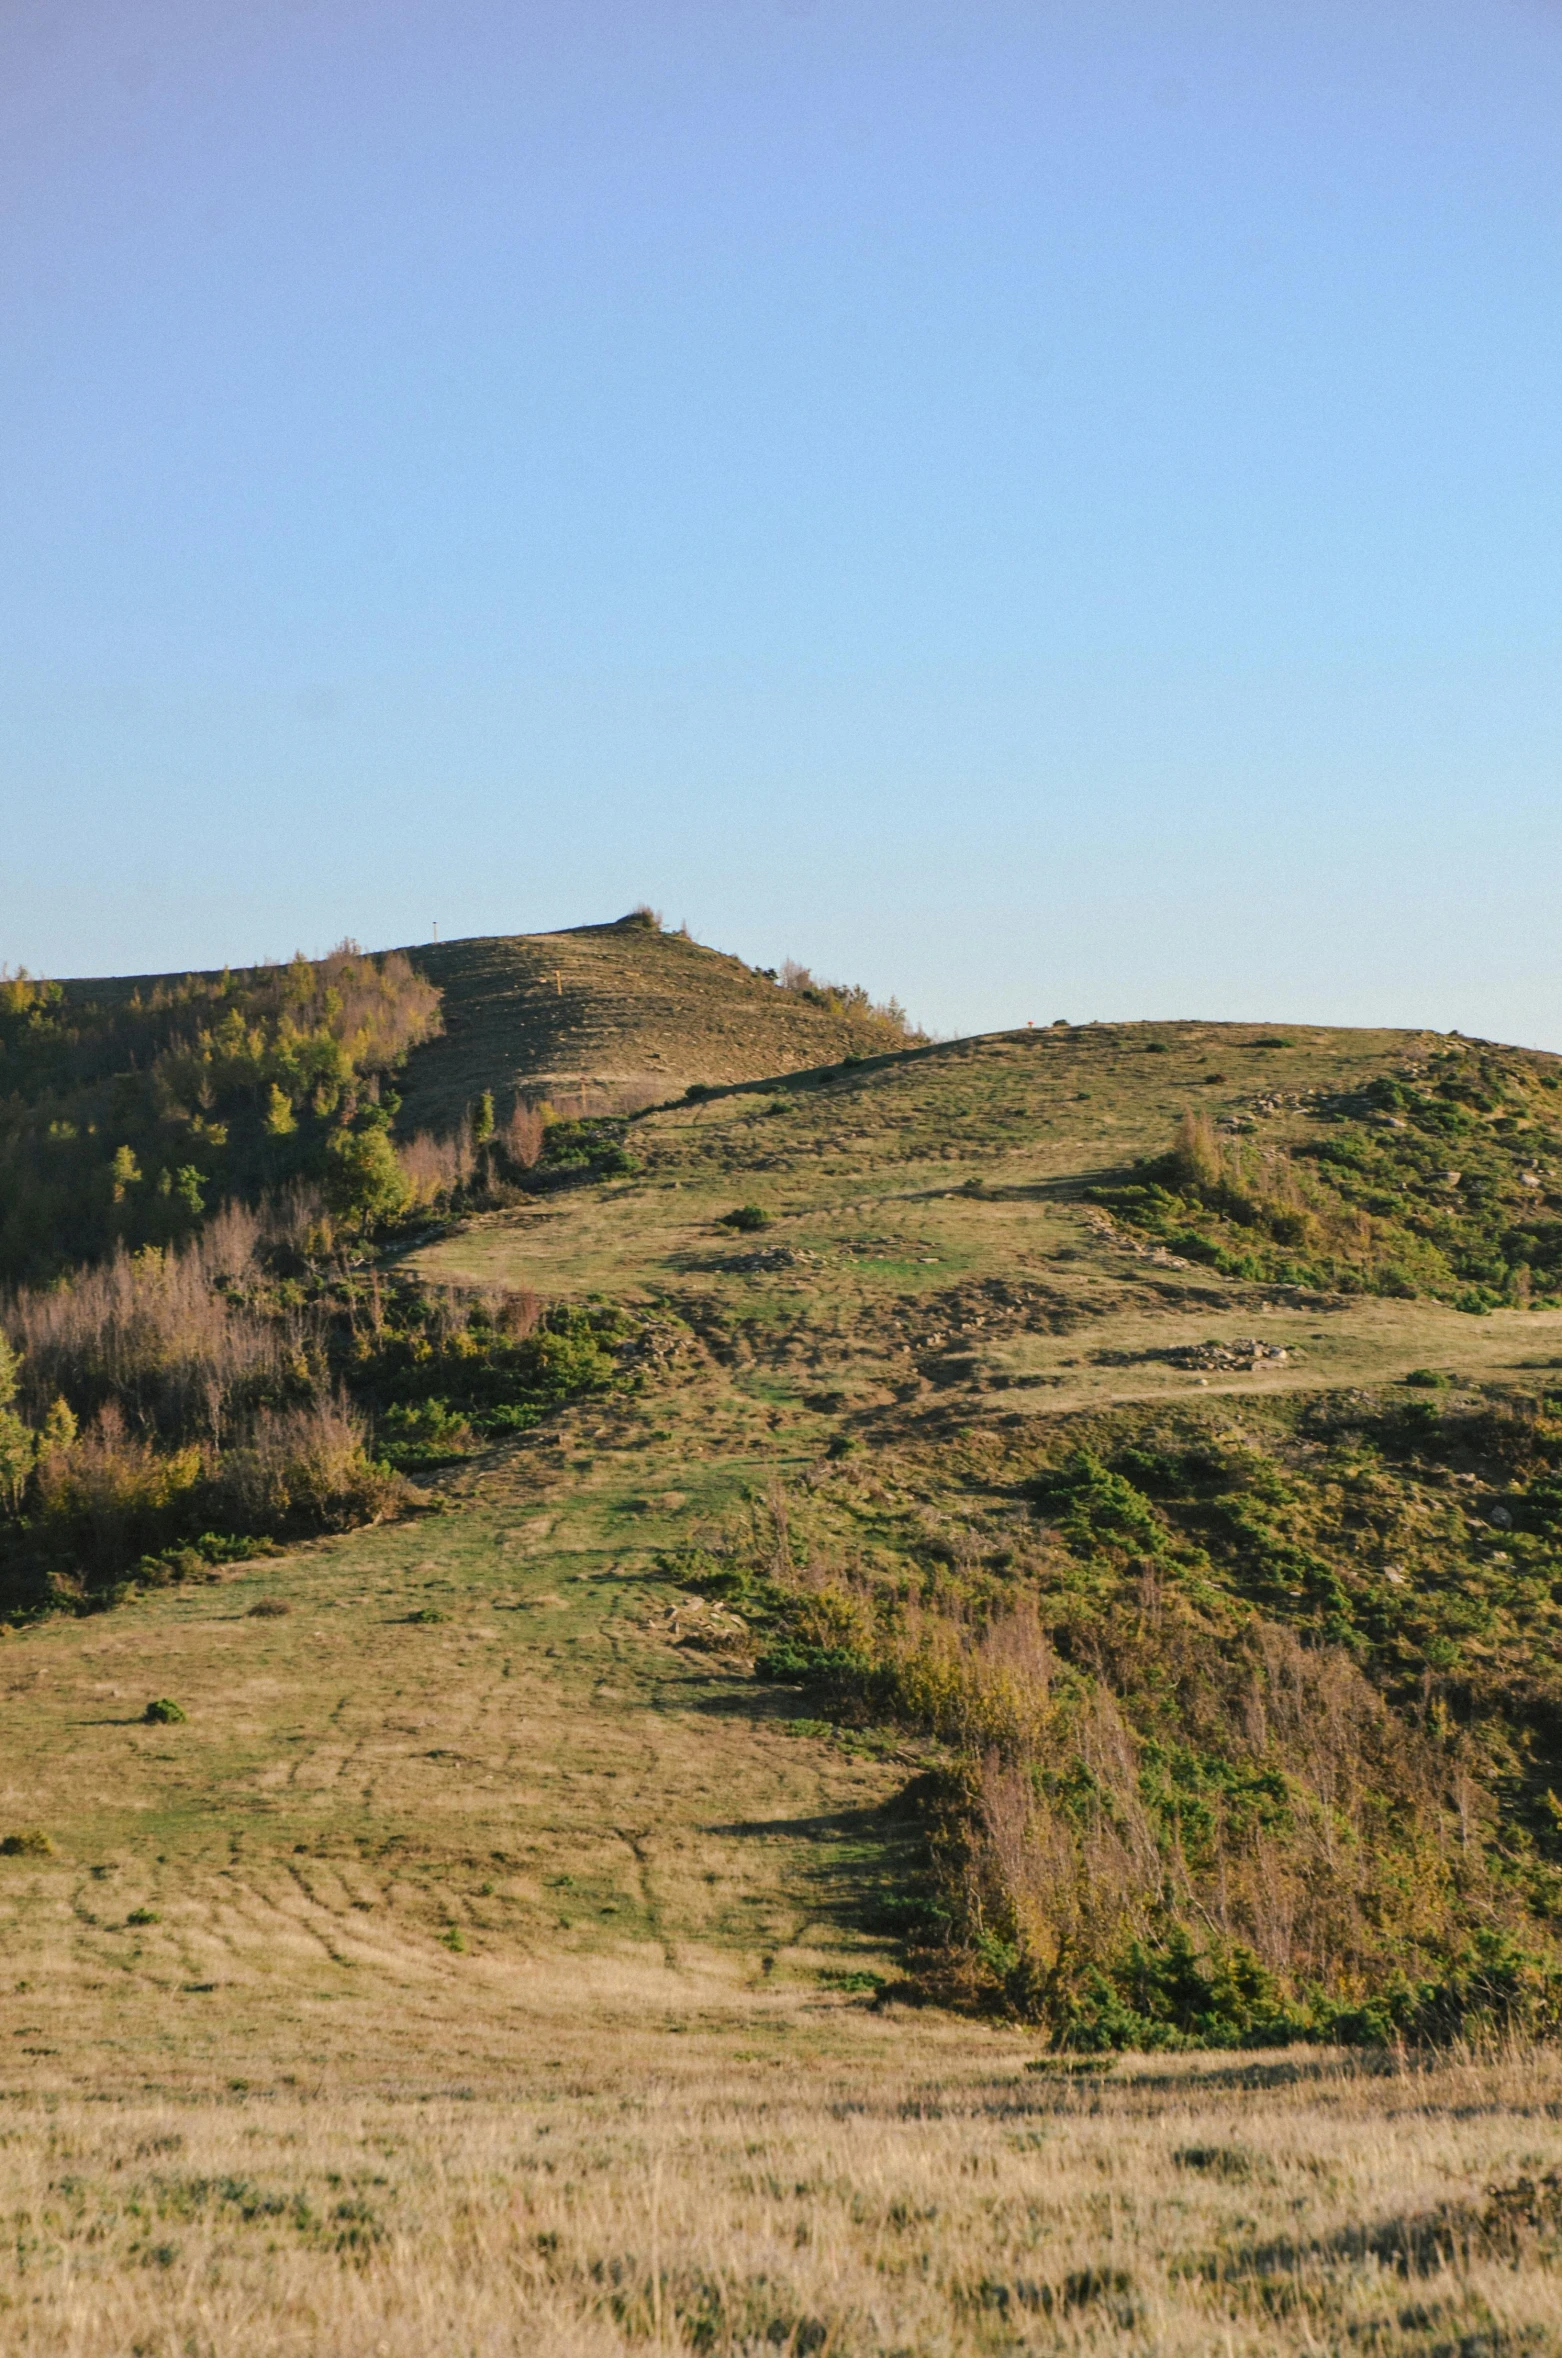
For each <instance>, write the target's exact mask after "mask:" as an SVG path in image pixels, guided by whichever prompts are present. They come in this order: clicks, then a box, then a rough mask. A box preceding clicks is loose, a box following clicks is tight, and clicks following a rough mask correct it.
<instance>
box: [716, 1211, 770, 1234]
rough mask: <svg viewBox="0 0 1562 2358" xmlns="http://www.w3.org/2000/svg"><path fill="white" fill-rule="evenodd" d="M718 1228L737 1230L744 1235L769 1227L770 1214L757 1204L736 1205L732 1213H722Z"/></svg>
mask: <svg viewBox="0 0 1562 2358" xmlns="http://www.w3.org/2000/svg"><path fill="white" fill-rule="evenodd" d="M717 1226H718V1227H720V1228H738V1229H741V1230H742V1231H743V1233H744V1234H745V1235H752V1234H753V1232H754V1231H755V1230H756V1229H760V1228H768V1227H769V1226H770V1214H769V1213H768V1212H767V1211H765V1210H764V1209H763V1207H762V1206H761V1205H759V1204H738V1205H737V1206H736V1207H735V1208H734V1209H733V1210H732V1211H730V1212H723V1213H722V1215H721V1218H720V1220H719V1221H718V1222H717Z"/></svg>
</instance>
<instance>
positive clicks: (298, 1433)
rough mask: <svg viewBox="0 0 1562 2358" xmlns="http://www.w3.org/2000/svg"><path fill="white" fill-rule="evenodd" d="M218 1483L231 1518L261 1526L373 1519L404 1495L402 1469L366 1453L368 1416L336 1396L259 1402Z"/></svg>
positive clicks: (340, 1524) (344, 1524)
mask: <svg viewBox="0 0 1562 2358" xmlns="http://www.w3.org/2000/svg"><path fill="white" fill-rule="evenodd" d="M217 1487H218V1490H219V1492H220V1493H221V1495H222V1497H223V1498H224V1499H225V1501H226V1502H227V1505H228V1508H229V1511H230V1512H231V1513H232V1515H233V1516H234V1517H235V1519H236V1520H238V1521H239V1522H240V1523H242V1524H247V1525H248V1526H249V1527H250V1528H251V1529H252V1530H261V1531H263V1530H266V1529H268V1528H272V1527H275V1526H284V1527H285V1526H286V1525H288V1524H289V1523H293V1524H300V1523H301V1524H307V1525H312V1526H315V1527H323V1528H324V1529H327V1530H335V1531H344V1530H347V1529H348V1528H349V1527H350V1526H351V1525H353V1524H355V1523H372V1522H377V1521H378V1520H379V1519H380V1517H381V1516H382V1515H384V1514H386V1513H388V1512H390V1511H391V1510H392V1509H393V1508H395V1507H398V1506H400V1505H402V1504H403V1503H404V1502H405V1500H406V1499H407V1497H408V1496H409V1493H408V1491H407V1488H406V1485H405V1484H404V1483H403V1481H402V1479H401V1477H400V1476H399V1475H397V1474H394V1473H392V1472H391V1471H390V1469H389V1468H388V1467H385V1466H380V1465H377V1464H376V1463H375V1462H374V1461H373V1459H372V1458H371V1457H370V1455H369V1451H368V1426H367V1423H366V1422H365V1420H364V1418H363V1417H362V1416H361V1415H360V1414H359V1412H358V1411H357V1410H356V1409H355V1408H353V1407H352V1406H351V1405H350V1404H349V1403H348V1402H347V1401H346V1400H345V1399H344V1398H342V1397H340V1396H338V1397H337V1398H335V1399H329V1400H316V1401H312V1402H310V1403H309V1404H308V1405H307V1406H305V1407H300V1408H285V1409H263V1410H262V1411H261V1413H260V1415H259V1416H258V1417H257V1418H256V1419H255V1421H254V1423H253V1425H252V1426H251V1428H250V1431H249V1434H248V1437H247V1438H246V1439H245V1440H244V1441H243V1442H242V1443H241V1444H240V1445H239V1446H238V1447H237V1448H234V1449H230V1450H229V1451H228V1452H227V1454H226V1455H225V1457H224V1458H223V1461H222V1465H221V1468H220V1470H219V1472H218V1475H217Z"/></svg>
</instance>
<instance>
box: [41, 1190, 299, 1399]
mask: <svg viewBox="0 0 1562 2358" xmlns="http://www.w3.org/2000/svg"><path fill="white" fill-rule="evenodd" d="M262 1232H263V1223H262V1221H261V1220H260V1218H259V1217H258V1216H257V1215H256V1214H255V1213H253V1212H250V1211H247V1210H244V1209H242V1208H240V1207H237V1206H230V1207H228V1208H227V1209H226V1210H225V1211H222V1212H220V1213H219V1214H218V1215H217V1216H216V1218H215V1219H213V1220H212V1221H210V1222H209V1223H208V1225H207V1226H206V1228H204V1229H203V1230H202V1231H201V1232H200V1234H199V1235H197V1236H195V1237H194V1238H192V1239H191V1241H190V1242H189V1243H188V1244H186V1245H183V1246H179V1247H175V1248H171V1249H169V1250H167V1251H158V1250H156V1249H150V1250H148V1251H145V1252H141V1253H135V1254H128V1253H126V1252H124V1251H123V1249H121V1250H120V1251H119V1252H117V1253H116V1254H115V1255H114V1257H113V1259H112V1260H110V1261H106V1262H103V1263H101V1264H99V1265H98V1266H97V1267H96V1268H89V1269H83V1270H80V1271H78V1272H77V1274H76V1275H75V1276H74V1277H73V1278H72V1279H70V1280H69V1282H67V1283H65V1284H63V1285H60V1286H56V1287H52V1288H50V1289H48V1290H47V1291H45V1290H41V1289H38V1288H31V1287H23V1288H22V1289H21V1290H20V1291H19V1292H17V1293H16V1294H14V1295H12V1297H11V1298H10V1300H9V1301H8V1302H7V1303H5V1304H4V1306H3V1309H0V1323H3V1325H4V1328H5V1331H6V1333H7V1334H8V1335H9V1337H10V1339H11V1341H12V1343H13V1344H14V1345H15V1346H16V1348H17V1349H18V1350H19V1351H20V1352H21V1353H22V1354H23V1358H22V1392H23V1399H24V1402H25V1404H26V1407H27V1410H28V1412H29V1414H30V1415H31V1416H32V1417H33V1418H34V1419H35V1420H36V1419H41V1418H42V1416H43V1414H44V1412H45V1410H46V1409H47V1408H48V1406H49V1404H50V1403H51V1402H52V1401H53V1400H55V1399H56V1398H59V1397H63V1398H65V1399H66V1400H68V1401H69V1402H70V1403H71V1406H72V1407H73V1408H74V1409H75V1410H76V1411H77V1413H78V1414H80V1415H89V1414H90V1413H91V1412H92V1411H93V1410H94V1409H96V1408H98V1407H99V1406H101V1405H103V1404H106V1403H109V1402H113V1403H114V1404H115V1405H116V1406H117V1407H118V1408H119V1409H120V1410H121V1411H122V1412H125V1413H128V1414H129V1416H130V1417H131V1418H132V1420H133V1421H134V1422H135V1424H136V1425H137V1426H139V1427H143V1428H146V1429H147V1430H152V1431H158V1432H162V1433H164V1434H170V1435H174V1434H177V1435H182V1434H185V1433H189V1432H192V1431H203V1432H205V1433H207V1434H208V1435H209V1436H210V1438H211V1439H212V1440H213V1441H220V1440H221V1439H222V1436H223V1432H224V1429H225V1427H226V1425H227V1424H228V1422H229V1421H230V1420H231V1418H232V1417H233V1416H234V1415H235V1414H239V1413H242V1412H243V1411H244V1410H245V1409H246V1408H248V1407H251V1406H254V1405H255V1404H257V1403H258V1402H259V1401H261V1400H262V1399H264V1398H266V1397H268V1396H270V1395H271V1394H273V1393H274V1392H275V1391H276V1390H277V1389H278V1387H279V1386H280V1385H281V1384H282V1383H283V1382H284V1381H285V1379H286V1377H287V1375H288V1372H289V1370H290V1369H291V1368H292V1367H293V1366H294V1365H295V1364H296V1363H297V1361H298V1359H299V1357H300V1355H301V1352H302V1349H303V1344H304V1335H303V1330H302V1325H301V1321H300V1320H299V1318H298V1317H297V1316H296V1315H295V1316H293V1317H288V1318H278V1317H276V1316H272V1317H269V1318H263V1317H261V1316H259V1315H258V1314H257V1313H256V1312H255V1311H253V1310H251V1309H249V1308H247V1307H246V1306H245V1303H244V1302H243V1300H242V1298H240V1295H239V1289H241V1288H243V1287H244V1286H245V1285H246V1284H249V1283H251V1282H253V1281H254V1280H255V1279H256V1277H257V1276H258V1274H259V1272H258V1269H257V1265H256V1253H257V1247H258V1245H259V1243H260V1241H261V1237H262Z"/></svg>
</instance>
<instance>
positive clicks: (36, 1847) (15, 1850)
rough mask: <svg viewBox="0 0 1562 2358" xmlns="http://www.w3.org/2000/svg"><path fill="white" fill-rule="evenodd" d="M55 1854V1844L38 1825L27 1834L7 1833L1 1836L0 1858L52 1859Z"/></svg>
mask: <svg viewBox="0 0 1562 2358" xmlns="http://www.w3.org/2000/svg"><path fill="white" fill-rule="evenodd" d="M53 1856H54V1844H53V1843H52V1842H51V1841H50V1839H49V1837H48V1835H47V1834H45V1833H43V1832H42V1831H41V1830H40V1829H38V1828H37V1827H33V1828H32V1829H30V1831H29V1832H27V1833H25V1834H7V1835H5V1836H4V1837H3V1838H0V1858H5V1859H52V1858H53Z"/></svg>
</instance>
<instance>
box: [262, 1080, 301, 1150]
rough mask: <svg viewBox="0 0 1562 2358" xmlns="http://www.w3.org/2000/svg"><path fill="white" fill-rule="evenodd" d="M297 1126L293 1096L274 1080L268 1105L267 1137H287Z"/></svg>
mask: <svg viewBox="0 0 1562 2358" xmlns="http://www.w3.org/2000/svg"><path fill="white" fill-rule="evenodd" d="M297 1128H298V1121H297V1118H296V1116H295V1115H294V1112H293V1100H292V1098H291V1097H289V1095H288V1093H287V1091H286V1090H285V1089H279V1088H278V1087H277V1084H276V1082H275V1081H273V1082H272V1084H271V1095H270V1098H269V1100H268V1101H267V1105H266V1135H267V1137H268V1138H285V1137H286V1136H287V1135H288V1132H289V1131H290V1130H296V1129H297Z"/></svg>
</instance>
